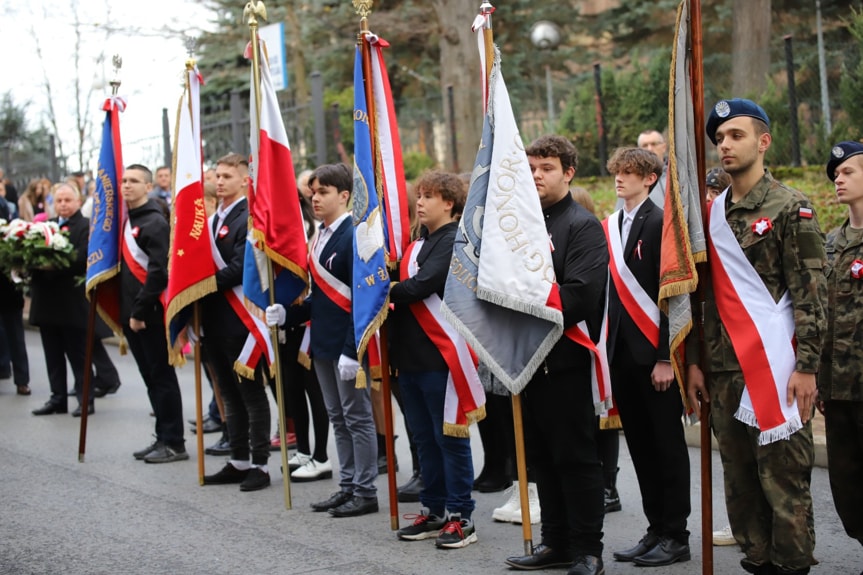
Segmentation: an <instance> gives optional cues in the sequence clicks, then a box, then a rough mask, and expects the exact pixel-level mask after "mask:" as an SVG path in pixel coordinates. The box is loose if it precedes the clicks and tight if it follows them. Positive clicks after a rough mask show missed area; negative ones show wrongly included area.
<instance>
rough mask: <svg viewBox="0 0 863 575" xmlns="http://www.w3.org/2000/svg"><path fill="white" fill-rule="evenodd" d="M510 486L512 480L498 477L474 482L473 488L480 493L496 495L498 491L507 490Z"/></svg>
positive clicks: (502, 476)
mask: <svg viewBox="0 0 863 575" xmlns="http://www.w3.org/2000/svg"><path fill="white" fill-rule="evenodd" d="M511 486H512V479H510V478H509V477H507V476H505V475H500V476H497V477H494V476H488V477H486V478H485V479H484V480H482V481H477V482H474V487H473V488H474V489H476V490H477V491H479V492H480V493H497V492H498V491H504V490H505V489H509V488H510V487H511Z"/></svg>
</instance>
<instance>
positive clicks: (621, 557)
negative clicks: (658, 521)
mask: <svg viewBox="0 0 863 575" xmlns="http://www.w3.org/2000/svg"><path fill="white" fill-rule="evenodd" d="M657 543H659V537H657V536H656V535H654V534H653V533H648V534H647V535H645V536H644V537H642V538H641V541H639V542H638V545H636V546H635V547H630V548H629V549H627V550H626V551H615V552H614V553H613V555H614V560H615V561H632V560H633V559H635V558H636V557H638V556H639V555H644V554H645V553H647V552H648V551H650V550H651V549H653V548H654V547H656V545H657Z"/></svg>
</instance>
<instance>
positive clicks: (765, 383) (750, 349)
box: [708, 192, 803, 445]
mask: <svg viewBox="0 0 863 575" xmlns="http://www.w3.org/2000/svg"><path fill="white" fill-rule="evenodd" d="M725 193H727V192H725ZM725 193H723V194H722V195H720V196H719V197H718V198H716V199H715V200H714V201H713V202H711V203H710V206H709V208H708V210H709V212H708V214H709V220H710V221H709V226H710V235H709V236H708V237H709V240H710V241H709V242H708V249H709V250H710V258H711V261H713V262H715V263H714V264H713V265H712V266H711V275H712V279H713V291H714V294H715V297H716V307H717V308H718V310H719V316H720V318H721V319H722V324H723V325H724V326H725V329H726V331H727V332H728V336H729V338H730V339H731V345H732V346H733V347H734V353H735V354H736V355H737V360H738V361H739V362H740V368H741V370H742V371H743V380H744V381H745V383H746V389H745V390H744V392H743V397H742V398H741V400H740V406H739V407H738V409H737V412H736V413H735V414H734V417H736V418H737V419H738V420H740V421H742V422H743V423H745V424H747V425H750V426H752V427H757V428H758V429H759V430H760V431H761V433H760V435H759V436H758V443H759V445H766V444H768V443H773V442H774V441H777V440H780V439H788V438H789V437H790V436H791V435H792V434H793V433H794V432H796V431H797V430H799V429H800V428H802V427H803V424H802V422H801V421H800V414H799V412H798V410H797V401H796V400H795V401H794V403H793V405H791V406H788V405H787V402H786V400H785V398H786V397H787V395H788V380H789V379H790V378H791V374H792V373H793V372H794V367H795V365H796V354H795V350H794V310H793V308H792V304H791V297H790V295H789V294H788V292H787V291H786V292H785V294H783V295H782V298H781V299H780V300H779V303H776V302H775V301H774V300H773V296H772V295H771V294H770V292H769V291H768V290H767V287H766V286H765V285H764V282H763V281H762V280H761V276H759V275H758V272H757V271H756V270H755V268H753V267H752V264H751V263H750V262H749V260H748V259H747V258H746V254H745V253H744V252H743V249H742V248H741V247H740V244H739V243H738V241H737V238H736V237H735V236H734V233H733V232H732V230H731V227H730V226H729V225H728V222H727V221H726V219H725Z"/></svg>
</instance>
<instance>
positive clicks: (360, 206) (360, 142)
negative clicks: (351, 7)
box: [351, 46, 390, 385]
mask: <svg viewBox="0 0 863 575" xmlns="http://www.w3.org/2000/svg"><path fill="white" fill-rule="evenodd" d="M372 137H373V134H372V132H371V129H370V124H369V112H368V106H367V105H366V93H365V87H364V85H363V62H362V52H361V49H360V47H359V46H358V47H357V49H356V59H355V60H354V185H353V192H352V198H353V223H354V262H353V284H352V286H351V288H352V290H351V291H352V308H353V321H354V341H355V343H356V346H357V357H358V358H359V359H360V361H362V359H363V355H364V354H365V351H366V348H367V347H368V345H369V340H371V339H372V337H374V334H375V332H376V331H377V330H378V328H379V327H380V326H381V324H383V322H384V320H385V319H386V317H387V306H388V304H389V294H390V276H389V272H388V271H387V259H386V250H385V249H384V245H385V243H384V219H383V212H382V209H381V201H380V196H379V195H378V190H377V185H376V181H375V167H374V166H375V164H374V158H373V157H372ZM358 385H362V383H361V382H360V381H358Z"/></svg>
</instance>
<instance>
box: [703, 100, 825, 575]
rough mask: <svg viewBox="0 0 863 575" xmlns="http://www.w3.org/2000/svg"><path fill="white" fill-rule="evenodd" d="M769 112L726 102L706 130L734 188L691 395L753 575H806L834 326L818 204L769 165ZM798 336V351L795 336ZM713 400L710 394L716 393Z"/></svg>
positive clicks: (723, 200) (715, 221)
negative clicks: (819, 403) (819, 420)
mask: <svg viewBox="0 0 863 575" xmlns="http://www.w3.org/2000/svg"><path fill="white" fill-rule="evenodd" d="M769 125H770V124H769V119H768V118H767V114H766V113H765V112H764V110H763V109H761V107H760V106H758V105H757V104H755V103H754V102H751V101H749V100H742V99H733V100H722V101H720V102H719V103H718V104H716V106H715V107H714V109H713V111H712V112H711V114H710V118H709V120H708V122H707V135H708V137H709V138H710V139H711V141H712V142H713V143H714V144H716V149H717V152H718V153H719V157H720V159H721V161H722V167H723V168H724V169H725V171H727V172H728V173H729V174H730V175H731V187H730V188H729V189H728V190H726V191H725V193H723V194H722V195H720V196H719V197H718V198H716V200H714V201H713V203H712V204H711V206H710V208H711V209H710V217H709V218H708V219H709V225H708V230H707V232H708V237H709V239H710V242H709V255H708V261H709V263H710V279H711V281H709V282H707V284H706V290H705V291H706V301H705V305H704V308H703V309H704V341H705V352H706V357H705V358H704V362H703V365H704V366H705V368H706V370H707V375H708V376H709V377H708V378H707V383H706V384H705V378H704V374H703V373H702V371H701V369H700V367H699V365H698V361H699V349H698V348H699V346H698V342H697V341H696V338H690V341H688V342H687V357H686V359H687V363H689V364H690V365H689V366H688V371H687V376H688V377H687V380H688V381H687V392H688V394H689V399H690V401H691V402H693V405H697V404H698V402H700V401H709V402H710V404H711V406H712V408H711V423H712V427H713V432H714V434H715V435H716V439H717V442H718V444H719V451H720V455H721V457H722V466H723V468H724V471H725V502H726V506H727V509H728V518H729V520H730V522H731V529H732V532H733V533H734V538H735V539H736V540H737V542H738V543H739V544H740V546H741V547H742V549H743V552H744V553H745V555H746V557H745V558H744V559H742V560H741V566H742V567H743V568H744V569H745V570H746V571H748V572H749V573H759V574H769V575H772V574H783V575H784V574H790V573H808V572H809V568H810V566H811V565H812V564H813V563H814V559H813V556H812V551H813V549H814V547H815V531H814V525H813V518H812V496H811V493H810V480H811V475H812V465H813V463H814V447H813V442H812V423H811V418H812V415H813V403H814V400H815V388H816V384H815V374H816V373H817V372H818V368H819V361H820V357H821V341H822V337H823V334H824V328H825V317H824V309H823V306H822V302H823V301H824V299H825V297H826V285H825V280H824V274H823V271H822V270H823V267H824V261H825V254H824V237H823V234H822V233H821V230H820V228H819V226H818V221H817V219H816V218H815V213H814V210H813V209H812V205H811V204H810V202H809V200H808V199H807V198H806V196H804V195H803V194H801V193H800V192H798V191H796V190H793V189H791V188H788V187H787V186H785V185H783V184H781V183H780V182H777V181H776V180H774V179H773V177H772V176H771V175H770V173H769V172H767V171H765V169H764V155H765V153H766V152H767V150H768V148H769V147H770V143H771V136H770V128H769ZM794 338H796V349H795V347H794V344H793V343H792V340H793V339H794ZM708 392H709V393H708Z"/></svg>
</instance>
